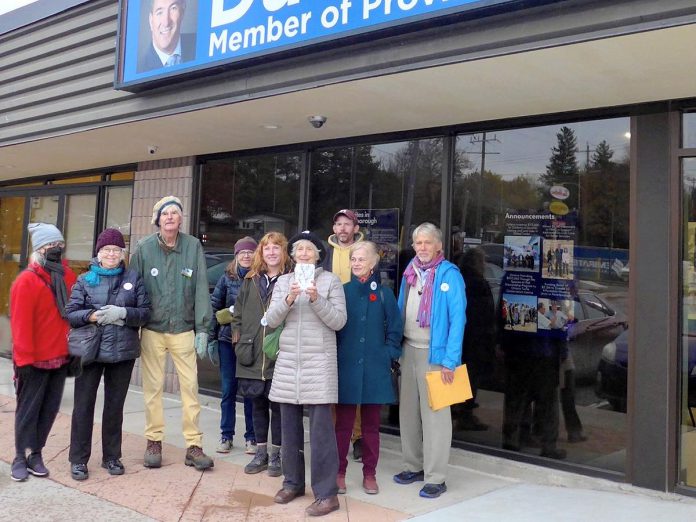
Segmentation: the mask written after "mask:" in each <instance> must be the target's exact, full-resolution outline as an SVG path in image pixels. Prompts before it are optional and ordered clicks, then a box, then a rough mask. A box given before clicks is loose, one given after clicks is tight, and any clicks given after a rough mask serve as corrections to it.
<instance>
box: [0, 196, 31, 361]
mask: <svg viewBox="0 0 696 522" xmlns="http://www.w3.org/2000/svg"><path fill="white" fill-rule="evenodd" d="M25 203H26V198H24V197H1V198H0V354H9V353H10V351H11V338H10V320H9V311H10V286H12V281H14V279H15V277H17V274H18V273H19V269H20V268H19V267H20V261H21V257H22V237H23V230H24V227H23V223H24V206H25Z"/></svg>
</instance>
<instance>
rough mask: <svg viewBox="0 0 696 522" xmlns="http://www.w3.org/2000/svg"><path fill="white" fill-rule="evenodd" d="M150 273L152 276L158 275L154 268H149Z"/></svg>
mask: <svg viewBox="0 0 696 522" xmlns="http://www.w3.org/2000/svg"><path fill="white" fill-rule="evenodd" d="M150 275H151V276H152V277H157V276H158V275H159V270H157V269H156V268H153V269H152V270H150Z"/></svg>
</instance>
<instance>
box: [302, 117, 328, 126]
mask: <svg viewBox="0 0 696 522" xmlns="http://www.w3.org/2000/svg"><path fill="white" fill-rule="evenodd" d="M307 119H308V120H309V123H311V124H312V127H314V128H315V129H321V128H322V127H323V126H324V124H325V123H326V116H319V115H316V116H309V117H308V118H307Z"/></svg>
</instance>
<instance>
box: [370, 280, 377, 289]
mask: <svg viewBox="0 0 696 522" xmlns="http://www.w3.org/2000/svg"><path fill="white" fill-rule="evenodd" d="M370 290H377V283H376V282H375V281H372V282H371V283H370Z"/></svg>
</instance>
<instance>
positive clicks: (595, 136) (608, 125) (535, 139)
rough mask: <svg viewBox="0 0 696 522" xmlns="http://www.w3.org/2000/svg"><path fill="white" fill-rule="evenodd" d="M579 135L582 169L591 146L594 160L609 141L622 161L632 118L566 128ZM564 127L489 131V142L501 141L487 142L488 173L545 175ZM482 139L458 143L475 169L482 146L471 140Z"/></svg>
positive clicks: (571, 125) (509, 176)
mask: <svg viewBox="0 0 696 522" xmlns="http://www.w3.org/2000/svg"><path fill="white" fill-rule="evenodd" d="M566 126H567V127H570V128H571V129H572V130H573V131H574V132H575V137H576V138H577V147H578V149H579V152H578V153H577V155H576V158H577V161H578V166H579V167H580V168H582V167H583V166H584V165H585V161H586V160H587V154H586V152H585V149H587V147H588V144H589V148H590V158H592V153H593V151H594V148H595V147H596V146H597V144H598V143H599V142H600V141H602V140H606V141H607V143H608V144H609V146H610V147H611V149H612V150H613V151H614V156H613V159H614V160H615V161H618V160H621V159H623V158H624V157H627V156H628V152H629V151H628V146H629V140H628V138H626V136H625V134H626V133H627V132H629V119H628V118H615V119H610V120H597V121H591V122H581V123H572V124H568V125H566ZM561 127H563V125H547V126H544V127H530V128H525V129H517V130H509V131H501V132H489V133H487V135H486V139H487V140H491V139H493V138H494V137H495V138H496V139H497V141H488V142H487V143H486V170H487V171H491V172H493V173H495V174H499V175H502V176H503V177H507V178H514V177H516V176H518V175H521V174H535V175H538V174H541V173H544V172H546V165H547V164H548V162H549V158H550V157H551V149H552V147H555V146H556V145H557V143H558V138H557V137H556V134H557V133H558V132H559V131H560V129H561ZM472 138H473V139H474V140H480V139H481V138H482V135H481V134H480V133H479V134H477V135H462V136H460V138H459V140H458V142H457V150H459V151H466V152H468V153H469V154H467V156H468V159H469V160H470V161H471V162H472V164H473V165H472V168H471V170H478V169H479V168H480V164H481V154H480V151H481V144H480V143H471V142H470V141H471V139H472Z"/></svg>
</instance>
